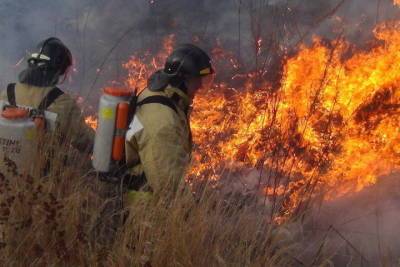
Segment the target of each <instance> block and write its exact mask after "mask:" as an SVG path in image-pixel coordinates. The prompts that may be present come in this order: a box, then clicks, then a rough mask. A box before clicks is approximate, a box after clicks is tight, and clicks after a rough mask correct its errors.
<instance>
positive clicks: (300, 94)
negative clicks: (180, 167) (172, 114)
mask: <svg viewBox="0 0 400 267" xmlns="http://www.w3.org/2000/svg"><path fill="white" fill-rule="evenodd" d="M375 37H376V42H375V45H374V46H373V47H371V48H370V49H368V50H363V51H360V50H357V49H356V48H355V47H354V46H353V45H352V44H350V43H348V42H347V41H346V40H344V39H337V40H333V41H332V42H331V43H330V44H329V45H326V44H323V42H322V41H321V40H320V39H318V38H315V39H314V42H313V44H312V45H311V46H305V45H303V46H301V47H300V48H299V51H298V53H297V55H295V56H293V57H291V58H287V59H286V63H285V68H284V73H283V75H282V80H281V83H280V84H281V85H280V88H275V87H274V85H272V84H269V83H268V82H267V81H264V80H263V79H262V77H261V78H260V75H259V73H258V72H254V73H253V72H250V73H246V74H240V75H239V74H238V73H237V72H238V71H237V70H238V68H239V67H238V66H239V63H238V62H237V60H236V59H235V58H234V56H233V54H232V53H229V52H227V51H224V50H223V49H222V48H221V47H217V48H216V49H215V50H214V51H213V59H214V61H215V62H214V63H215V65H216V66H217V73H218V69H219V68H218V66H224V67H223V70H224V71H225V72H226V73H229V71H228V68H227V66H230V67H229V68H230V71H231V72H232V73H233V74H232V77H231V79H224V80H223V81H219V82H217V83H216V85H215V86H214V88H209V89H207V91H204V92H200V93H199V94H198V96H197V97H196V98H195V100H194V110H193V111H192V114H191V127H192V131H193V137H194V142H195V152H194V157H193V159H194V160H193V164H192V170H191V172H190V175H189V177H188V179H189V180H193V179H207V180H219V179H221V178H223V177H229V176H232V175H235V174H236V173H240V171H241V170H244V169H256V170H258V171H259V174H260V175H259V179H258V181H257V182H258V185H259V187H260V189H261V190H260V192H263V193H264V194H266V196H267V197H269V198H271V200H272V202H273V203H274V209H275V210H274V212H277V213H278V214H280V215H283V216H284V215H285V214H289V213H293V212H296V211H298V210H300V209H304V208H307V205H308V202H309V200H310V199H314V198H316V197H318V198H320V199H333V198H337V197H340V196H343V195H346V194H349V193H353V192H357V191H360V190H362V189H363V188H365V187H367V186H370V185H373V184H375V183H376V182H377V179H378V178H379V177H381V176H384V175H387V174H390V173H392V172H396V171H399V170H400V130H399V129H400V128H399V125H400V92H399V90H398V88H399V87H400V53H399V51H400V23H391V24H383V25H381V26H379V27H377V28H376V30H375ZM173 45H174V38H173V36H168V37H167V38H166V40H165V42H164V47H163V49H162V50H161V51H160V52H159V53H158V54H156V55H155V56H152V55H151V54H150V53H146V54H145V55H144V56H138V55H135V56H132V57H131V58H130V60H129V61H128V62H127V63H125V64H124V67H125V68H126V69H127V70H128V73H129V75H128V79H127V81H126V83H127V85H128V86H129V87H131V88H138V89H139V90H142V89H144V87H145V85H146V81H147V78H148V75H149V74H151V73H152V72H154V71H155V70H157V69H159V68H162V64H163V62H164V61H165V59H166V57H167V55H168V54H169V53H170V52H171V51H172V48H173ZM257 45H261V41H259V42H258V43H257ZM221 69H222V68H221ZM221 71H222V70H221ZM226 73H225V74H224V75H226ZM94 121H95V118H94V117H89V118H87V122H88V124H91V123H93V124H94Z"/></svg>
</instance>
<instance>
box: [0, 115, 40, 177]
mask: <svg viewBox="0 0 400 267" xmlns="http://www.w3.org/2000/svg"><path fill="white" fill-rule="evenodd" d="M37 136H38V129H37V127H36V125H35V123H34V121H33V120H32V119H31V118H30V117H29V112H28V110H26V109H21V108H7V109H6V110H4V111H3V112H2V113H1V115H0V162H1V167H2V168H1V169H2V170H4V168H6V165H5V161H4V158H5V157H6V158H8V159H10V160H12V161H13V162H14V163H15V164H16V167H17V170H18V173H20V174H28V173H30V172H31V167H32V163H33V161H34V158H35V153H36V151H37V141H38V137H37Z"/></svg>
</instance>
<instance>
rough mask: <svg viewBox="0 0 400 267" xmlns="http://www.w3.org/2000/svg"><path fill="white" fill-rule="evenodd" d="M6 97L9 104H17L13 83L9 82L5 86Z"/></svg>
mask: <svg viewBox="0 0 400 267" xmlns="http://www.w3.org/2000/svg"><path fill="white" fill-rule="evenodd" d="M7 98H8V104H10V105H11V106H16V105H17V103H16V101H15V83H10V84H9V85H8V86H7Z"/></svg>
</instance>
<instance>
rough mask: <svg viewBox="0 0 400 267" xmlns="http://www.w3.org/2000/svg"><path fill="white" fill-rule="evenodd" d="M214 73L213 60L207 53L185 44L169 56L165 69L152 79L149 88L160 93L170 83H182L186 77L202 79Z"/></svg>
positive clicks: (155, 74)
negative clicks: (201, 77)
mask: <svg viewBox="0 0 400 267" xmlns="http://www.w3.org/2000/svg"><path fill="white" fill-rule="evenodd" d="M213 72H214V70H213V68H212V66H211V59H210V57H209V56H208V55H207V53H206V52H204V51H203V50H202V49H200V48H199V47H197V46H195V45H192V44H183V45H180V46H178V47H177V48H176V49H175V50H174V51H173V52H172V53H171V55H169V56H168V58H167V61H166V63H165V66H164V69H163V70H159V71H157V72H156V73H154V74H153V75H152V76H151V77H150V79H149V81H148V87H149V89H150V90H152V91H159V90H163V89H164V88H165V87H166V86H167V85H168V83H171V82H173V83H179V82H180V83H182V81H183V80H184V79H185V77H200V76H205V75H208V74H212V73H213Z"/></svg>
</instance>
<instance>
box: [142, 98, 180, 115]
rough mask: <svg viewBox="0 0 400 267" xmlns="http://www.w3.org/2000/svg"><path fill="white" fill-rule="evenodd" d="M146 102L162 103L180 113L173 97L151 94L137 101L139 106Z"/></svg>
mask: <svg viewBox="0 0 400 267" xmlns="http://www.w3.org/2000/svg"><path fill="white" fill-rule="evenodd" d="M146 104H161V105H164V106H167V107H169V108H171V109H173V110H174V111H175V112H176V113H178V110H177V108H176V106H175V103H174V101H173V100H172V99H170V98H169V97H166V96H161V95H154V96H149V97H146V98H145V99H143V100H142V101H140V102H139V103H137V106H142V105H146Z"/></svg>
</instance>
